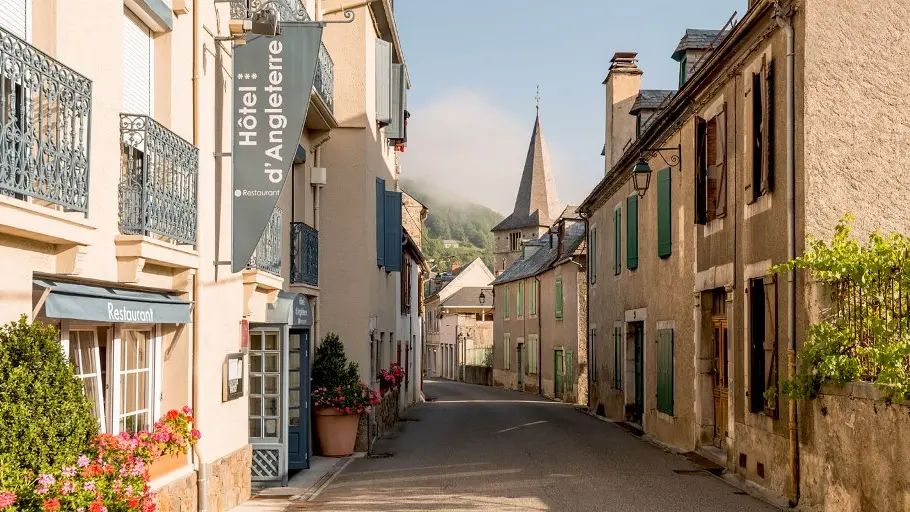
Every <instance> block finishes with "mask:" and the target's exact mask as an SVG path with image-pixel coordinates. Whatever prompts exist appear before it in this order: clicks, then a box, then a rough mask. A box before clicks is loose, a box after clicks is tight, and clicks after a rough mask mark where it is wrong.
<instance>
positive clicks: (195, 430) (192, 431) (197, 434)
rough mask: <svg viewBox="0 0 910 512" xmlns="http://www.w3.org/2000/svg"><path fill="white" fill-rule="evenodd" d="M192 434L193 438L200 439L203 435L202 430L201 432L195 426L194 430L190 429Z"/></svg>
mask: <svg viewBox="0 0 910 512" xmlns="http://www.w3.org/2000/svg"><path fill="white" fill-rule="evenodd" d="M190 436H192V437H193V439H199V438H200V437H202V432H199V430H197V429H195V428H194V429H193V430H191V431H190Z"/></svg>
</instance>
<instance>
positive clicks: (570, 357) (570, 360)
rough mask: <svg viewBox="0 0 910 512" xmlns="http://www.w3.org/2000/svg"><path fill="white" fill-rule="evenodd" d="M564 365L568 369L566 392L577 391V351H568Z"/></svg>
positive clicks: (566, 373) (564, 358)
mask: <svg viewBox="0 0 910 512" xmlns="http://www.w3.org/2000/svg"><path fill="white" fill-rule="evenodd" d="M562 364H564V365H565V367H566V372H565V375H566V391H574V390H575V351H574V350H566V351H565V355H564V357H563V361H562Z"/></svg>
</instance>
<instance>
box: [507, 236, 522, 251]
mask: <svg viewBox="0 0 910 512" xmlns="http://www.w3.org/2000/svg"><path fill="white" fill-rule="evenodd" d="M519 249H521V232H520V231H517V232H515V233H509V250H510V251H517V250H519Z"/></svg>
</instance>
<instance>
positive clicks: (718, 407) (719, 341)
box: [711, 294, 730, 448]
mask: <svg viewBox="0 0 910 512" xmlns="http://www.w3.org/2000/svg"><path fill="white" fill-rule="evenodd" d="M717 295H719V294H717ZM725 310H726V303H725V301H724V298H723V297H720V298H717V299H715V300H714V306H713V311H712V313H713V314H712V317H711V325H712V334H711V338H712V342H713V345H714V369H713V370H714V371H713V374H714V446H716V447H718V448H723V446H724V440H725V439H726V438H727V430H728V426H727V423H728V421H727V418H728V403H729V402H728V401H727V399H728V397H729V394H730V391H729V379H728V377H729V369H728V363H727V318H726V316H725V313H726V311H725Z"/></svg>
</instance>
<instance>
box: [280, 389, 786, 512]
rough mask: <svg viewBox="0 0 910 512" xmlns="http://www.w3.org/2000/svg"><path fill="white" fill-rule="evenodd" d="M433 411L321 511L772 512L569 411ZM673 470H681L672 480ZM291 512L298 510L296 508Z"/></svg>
mask: <svg viewBox="0 0 910 512" xmlns="http://www.w3.org/2000/svg"><path fill="white" fill-rule="evenodd" d="M424 393H425V394H426V396H427V398H428V400H432V401H429V402H427V403H424V404H419V405H416V406H414V407H413V408H411V409H409V410H408V411H407V412H406V413H405V418H407V421H405V422H403V423H402V424H401V425H400V428H399V429H398V430H397V431H396V432H393V433H391V434H390V435H389V436H388V437H386V438H384V439H381V440H380V441H378V442H377V444H376V447H375V449H374V453H376V454H380V453H388V454H390V456H388V457H385V458H365V459H357V460H355V461H353V462H352V463H351V464H350V465H349V466H348V467H347V469H346V470H345V471H344V472H342V473H341V474H340V475H338V476H337V477H336V478H335V480H334V481H333V482H332V483H331V484H330V485H329V486H328V487H327V488H326V489H325V490H323V492H322V493H321V494H320V495H319V496H318V497H317V498H316V499H315V500H314V501H311V502H309V503H306V504H305V505H303V506H302V507H301V508H302V509H304V510H319V511H324V512H328V511H341V510H345V511H391V510H396V511H397V510H426V511H436V510H451V511H462V510H464V511H467V510H495V511H503V512H505V511H528V510H553V511H582V510H584V511H588V510H591V511H606V512H611V511H623V512H625V511H629V512H632V511H634V512H647V511H661V512H664V511H710V512H752V511H775V510H777V509H775V508H773V507H771V506H769V505H767V504H765V503H763V502H761V501H758V500H756V499H754V498H752V497H749V496H746V495H743V494H737V492H738V491H737V489H735V488H733V487H731V486H729V485H728V484H727V483H725V482H724V481H722V480H720V479H719V478H718V477H715V476H713V475H711V474H709V473H706V472H698V471H693V470H694V469H695V466H693V465H692V464H691V463H690V462H689V461H688V460H686V459H685V458H683V457H681V456H678V455H673V454H669V453H666V452H664V451H663V450H660V449H658V448H656V447H654V446H652V445H650V444H648V443H646V442H644V441H642V440H640V439H638V438H636V437H634V436H632V435H631V434H629V433H627V432H626V431H625V430H622V429H621V428H619V427H618V426H616V425H613V424H610V423H606V422H603V421H601V420H598V419H596V418H592V417H590V416H588V415H586V414H584V413H582V412H579V411H578V410H576V409H575V408H574V407H573V406H571V405H566V404H562V403H556V402H550V401H546V400H542V399H540V398H539V397H535V396H533V395H526V394H523V393H518V392H515V391H507V390H502V389H496V388H488V387H483V386H474V385H470V384H461V383H455V382H446V381H436V382H425V386H424ZM674 470H677V471H681V472H679V473H678V472H676V471H674ZM295 508H296V507H295Z"/></svg>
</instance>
